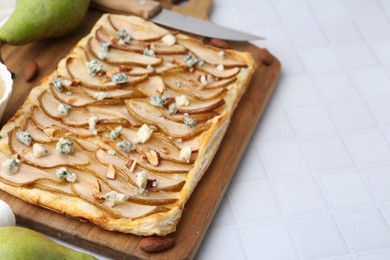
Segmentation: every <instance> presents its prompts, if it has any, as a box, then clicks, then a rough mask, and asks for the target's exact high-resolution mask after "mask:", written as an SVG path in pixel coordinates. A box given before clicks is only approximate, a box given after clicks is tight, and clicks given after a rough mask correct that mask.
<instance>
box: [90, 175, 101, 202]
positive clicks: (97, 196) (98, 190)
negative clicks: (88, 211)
mask: <svg viewBox="0 0 390 260" xmlns="http://www.w3.org/2000/svg"><path fill="white" fill-rule="evenodd" d="M92 196H93V198H94V199H95V200H97V201H99V202H102V201H103V194H102V187H101V185H100V182H99V181H98V180H96V185H95V188H94V189H93V190H92Z"/></svg>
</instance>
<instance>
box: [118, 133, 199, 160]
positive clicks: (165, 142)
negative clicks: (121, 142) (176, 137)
mask: <svg viewBox="0 0 390 260" xmlns="http://www.w3.org/2000/svg"><path fill="white" fill-rule="evenodd" d="M121 135H123V136H124V137H126V139H128V140H131V141H132V140H136V139H137V130H136V129H130V128H123V130H122V132H121ZM144 148H153V149H154V150H155V151H157V152H158V153H159V156H160V157H161V159H163V160H168V161H172V162H176V163H185V164H187V162H183V160H182V159H181V158H180V148H179V147H178V146H176V144H175V143H174V142H173V141H172V140H171V139H169V138H168V137H166V136H165V135H163V134H161V133H158V132H157V133H153V134H152V136H151V137H150V138H149V140H148V141H147V142H145V143H138V144H137V146H136V149H137V151H138V152H139V153H141V152H142V150H143V149H144ZM193 155H194V156H192V157H191V160H190V162H191V163H193V162H194V161H195V159H196V156H195V154H193Z"/></svg>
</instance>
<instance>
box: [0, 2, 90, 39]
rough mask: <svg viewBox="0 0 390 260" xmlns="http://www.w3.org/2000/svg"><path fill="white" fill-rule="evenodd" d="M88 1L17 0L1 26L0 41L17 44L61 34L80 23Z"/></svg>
mask: <svg viewBox="0 0 390 260" xmlns="http://www.w3.org/2000/svg"><path fill="white" fill-rule="evenodd" d="M89 3H90V0H16V6H15V10H14V12H13V13H12V15H11V16H10V18H9V19H8V21H7V22H6V23H5V24H4V25H3V27H2V28H0V42H3V43H7V44H11V45H20V44H25V43H29V42H33V41H37V40H41V39H46V38H55V37H61V36H63V35H65V34H67V33H69V32H71V31H72V30H73V29H75V28H76V26H77V25H79V24H80V23H81V21H82V20H83V18H84V16H85V14H86V13H87V11H88V7H89Z"/></svg>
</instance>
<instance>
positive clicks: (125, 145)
mask: <svg viewBox="0 0 390 260" xmlns="http://www.w3.org/2000/svg"><path fill="white" fill-rule="evenodd" d="M116 146H117V147H118V148H119V149H121V151H122V152H124V153H130V152H131V151H133V150H134V147H133V144H132V143H130V141H129V140H122V141H120V142H118V143H117V144H116Z"/></svg>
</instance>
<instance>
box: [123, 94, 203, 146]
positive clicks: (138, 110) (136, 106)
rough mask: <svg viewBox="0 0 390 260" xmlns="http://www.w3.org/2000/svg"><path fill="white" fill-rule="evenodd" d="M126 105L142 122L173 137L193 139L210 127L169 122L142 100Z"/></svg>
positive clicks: (158, 111) (156, 109) (129, 102)
mask: <svg viewBox="0 0 390 260" xmlns="http://www.w3.org/2000/svg"><path fill="white" fill-rule="evenodd" d="M126 104H127V106H128V109H129V112H130V113H131V114H132V115H133V116H134V117H136V118H138V119H139V120H140V121H142V122H145V123H148V124H155V125H157V126H158V127H159V129H160V130H161V131H162V132H164V133H166V134H168V135H170V136H172V137H178V138H191V137H192V136H194V135H197V134H198V133H199V132H200V131H203V130H205V128H207V127H208V126H207V125H202V126H199V127H196V128H190V127H187V126H186V125H184V124H179V123H176V122H174V121H171V120H167V119H166V118H164V117H163V116H162V114H161V112H160V110H159V109H158V108H156V107H154V106H152V105H150V104H148V103H146V102H144V101H141V100H129V101H127V103H126Z"/></svg>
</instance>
